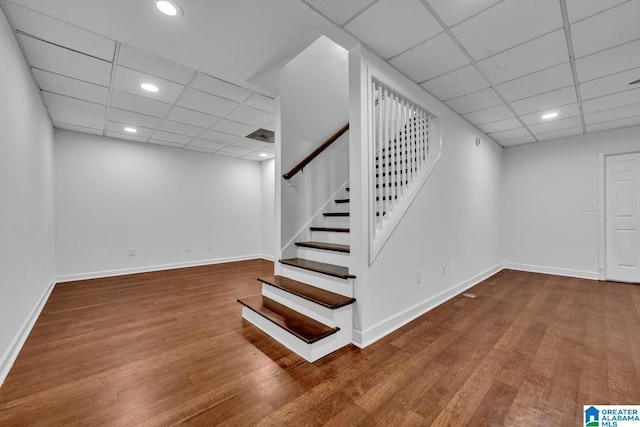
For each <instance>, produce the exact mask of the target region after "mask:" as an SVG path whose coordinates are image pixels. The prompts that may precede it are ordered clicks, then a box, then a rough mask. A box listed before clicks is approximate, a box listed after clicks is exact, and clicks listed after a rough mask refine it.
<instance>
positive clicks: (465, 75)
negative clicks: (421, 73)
mask: <svg viewBox="0 0 640 427" xmlns="http://www.w3.org/2000/svg"><path fill="white" fill-rule="evenodd" d="M422 87H423V88H425V89H426V90H428V91H429V93H431V94H432V95H433V96H435V97H436V98H439V99H441V100H447V99H451V98H456V97H458V96H461V95H466V94H468V93H471V92H476V91H478V90H480V89H484V88H487V87H489V83H487V81H486V80H485V79H484V77H482V75H481V74H480V73H479V72H478V71H477V70H476V69H475V67H474V66H473V65H468V66H466V67H463V68H460V69H459V70H456V71H452V72H450V73H447V74H445V75H443V76H440V77H436V78H435V79H433V80H429V81H428V82H425V83H423V84H422Z"/></svg>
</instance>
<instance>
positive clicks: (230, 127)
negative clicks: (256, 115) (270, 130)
mask: <svg viewBox="0 0 640 427" xmlns="http://www.w3.org/2000/svg"><path fill="white" fill-rule="evenodd" d="M211 129H212V130H217V131H219V132H224V133H230V134H232V135H238V136H247V135H249V134H251V133H253V132H255V131H257V130H258V129H260V127H259V126H249V125H245V124H243V123H238V122H234V121H231V120H226V119H222V120H220V121H219V122H218V123H216V124H215V125H213V126H212V127H211Z"/></svg>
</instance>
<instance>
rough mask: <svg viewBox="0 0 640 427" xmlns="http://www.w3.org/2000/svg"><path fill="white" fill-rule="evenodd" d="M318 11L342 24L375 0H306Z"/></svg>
mask: <svg viewBox="0 0 640 427" xmlns="http://www.w3.org/2000/svg"><path fill="white" fill-rule="evenodd" d="M304 1H305V3H307V4H309V5H311V6H313V7H314V8H315V9H316V10H317V11H318V12H320V13H322V14H323V15H324V16H326V17H327V18H329V19H330V20H332V21H333V22H335V23H336V24H338V25H342V24H344V23H345V22H347V21H348V20H349V19H351V18H352V17H354V16H355V15H356V14H357V13H358V12H360V11H361V10H362V9H364V8H365V7H367V6H369V5H370V4H371V3H373V2H374V1H375V0H350V1H344V0H304Z"/></svg>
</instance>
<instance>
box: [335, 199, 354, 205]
mask: <svg viewBox="0 0 640 427" xmlns="http://www.w3.org/2000/svg"><path fill="white" fill-rule="evenodd" d="M335 202H336V203H338V204H342V203H349V202H350V199H336V200H335Z"/></svg>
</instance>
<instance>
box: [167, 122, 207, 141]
mask: <svg viewBox="0 0 640 427" xmlns="http://www.w3.org/2000/svg"><path fill="white" fill-rule="evenodd" d="M158 130H163V131H166V132H171V133H177V134H180V135H187V136H191V137H195V136H199V135H200V134H201V133H203V132H204V131H205V129H203V128H199V127H196V126H191V125H185V124H183V123H178V122H173V121H171V120H165V121H163V122H162V124H161V125H160V126H159V127H158Z"/></svg>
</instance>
